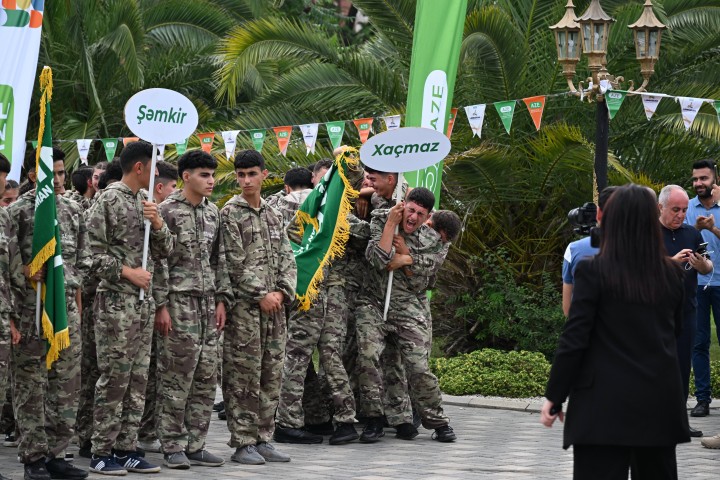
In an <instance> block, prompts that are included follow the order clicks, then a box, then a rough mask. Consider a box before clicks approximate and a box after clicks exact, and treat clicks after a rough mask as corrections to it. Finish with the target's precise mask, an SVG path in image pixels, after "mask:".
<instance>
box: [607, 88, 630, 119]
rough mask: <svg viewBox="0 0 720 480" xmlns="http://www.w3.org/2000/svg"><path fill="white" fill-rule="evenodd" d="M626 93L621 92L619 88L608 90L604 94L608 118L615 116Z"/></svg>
mask: <svg viewBox="0 0 720 480" xmlns="http://www.w3.org/2000/svg"><path fill="white" fill-rule="evenodd" d="M626 95H627V92H622V91H620V90H608V92H607V93H606V94H605V105H607V109H608V113H609V114H610V120H612V119H613V118H615V115H616V114H617V112H618V110H620V106H621V105H622V103H623V100H625V96H626Z"/></svg>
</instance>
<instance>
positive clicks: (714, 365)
mask: <svg viewBox="0 0 720 480" xmlns="http://www.w3.org/2000/svg"><path fill="white" fill-rule="evenodd" d="M693 395H695V373H694V372H690V396H691V397H692V396H693ZM710 396H711V397H712V398H720V360H711V361H710Z"/></svg>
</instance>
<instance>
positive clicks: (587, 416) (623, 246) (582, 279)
mask: <svg viewBox="0 0 720 480" xmlns="http://www.w3.org/2000/svg"><path fill="white" fill-rule="evenodd" d="M682 305H683V277H682V269H681V268H680V267H679V266H678V265H677V264H675V263H674V262H673V261H672V260H671V259H670V257H668V256H667V254H666V253H665V248H664V246H663V240H662V236H661V230H660V222H659V220H658V209H657V202H656V199H655V198H654V195H653V194H652V193H651V192H650V191H649V190H648V189H646V188H644V187H640V186H637V185H626V186H624V187H621V188H619V189H618V190H617V191H616V192H615V193H614V194H613V195H612V197H610V200H609V201H608V204H607V205H606V207H605V209H604V210H603V226H602V238H601V247H600V253H599V254H598V255H597V256H595V257H593V258H590V259H587V260H583V261H582V262H580V264H578V267H577V270H576V273H575V288H574V290H573V299H572V304H571V307H570V315H569V318H568V321H567V323H566V324H565V328H564V330H563V333H562V335H561V336H560V341H559V342H558V349H557V351H556V353H555V360H554V362H553V366H552V370H551V372H550V380H549V381H548V385H547V390H546V393H545V397H546V398H547V400H546V402H545V404H544V405H543V409H542V412H541V422H542V423H543V425H545V426H547V427H550V426H552V424H553V422H554V421H555V419H556V418H558V417H559V418H560V420H561V421H562V420H563V413H562V404H563V402H564V401H565V399H566V398H568V397H570V402H569V404H568V408H567V414H566V418H567V422H566V423H565V431H564V440H563V448H568V447H569V446H570V445H573V458H574V478H576V479H581V480H588V479H600V478H602V479H627V478H628V471H629V470H630V471H631V472H632V478H633V479H634V480H637V479H652V480H662V479H677V478H678V476H677V463H676V460H675V446H676V445H677V444H678V443H681V442H688V441H690V437H689V431H688V421H687V412H686V404H685V399H684V398H683V389H682V383H681V379H680V369H679V366H678V360H677V353H676V347H675V340H676V337H677V335H678V334H679V332H680V330H681V328H682V318H683V317H682Z"/></svg>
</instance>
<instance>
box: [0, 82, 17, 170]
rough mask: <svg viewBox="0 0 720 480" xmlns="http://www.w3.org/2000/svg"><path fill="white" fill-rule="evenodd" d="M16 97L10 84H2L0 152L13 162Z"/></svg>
mask: <svg viewBox="0 0 720 480" xmlns="http://www.w3.org/2000/svg"><path fill="white" fill-rule="evenodd" d="M14 112H15V97H14V96H13V89H12V87H11V86H10V85H0V153H2V154H3V155H5V157H6V158H8V159H10V162H12V153H13V120H14Z"/></svg>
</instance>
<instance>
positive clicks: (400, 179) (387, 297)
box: [383, 172, 405, 320]
mask: <svg viewBox="0 0 720 480" xmlns="http://www.w3.org/2000/svg"><path fill="white" fill-rule="evenodd" d="M404 181H405V178H404V177H403V174H402V172H400V174H399V175H398V178H397V185H396V186H395V194H394V195H393V198H395V204H396V205H397V204H398V203H400V202H401V201H403V200H404V198H402V186H403V182H404ZM401 223H402V220H401ZM399 231H400V225H399V224H398V225H396V226H395V235H397V234H398V232H399ZM394 273H395V271H393V270H391V271H390V273H388V284H387V291H386V292H385V310H384V311H383V320H387V313H388V310H389V309H390V293H392V282H393V277H394V275H393V274H394Z"/></svg>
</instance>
